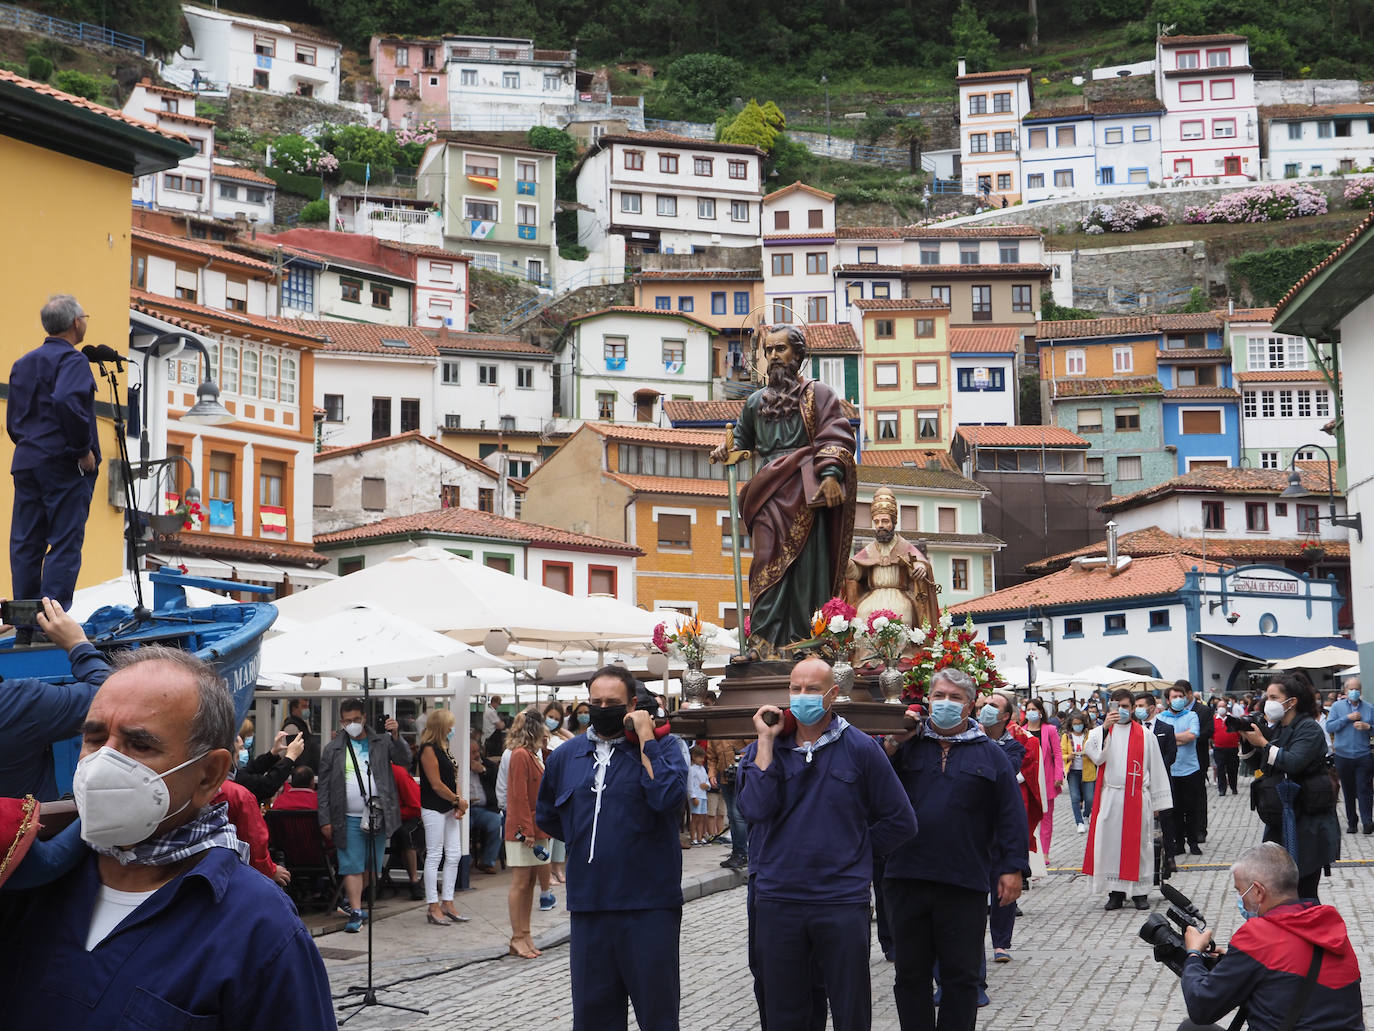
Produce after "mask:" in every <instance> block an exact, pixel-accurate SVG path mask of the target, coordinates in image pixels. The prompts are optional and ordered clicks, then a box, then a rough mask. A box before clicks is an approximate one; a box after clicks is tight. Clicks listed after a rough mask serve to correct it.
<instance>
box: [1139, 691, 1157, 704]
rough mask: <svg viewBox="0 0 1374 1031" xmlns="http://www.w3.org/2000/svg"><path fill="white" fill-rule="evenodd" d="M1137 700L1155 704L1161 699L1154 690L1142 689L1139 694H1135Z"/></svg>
mask: <svg viewBox="0 0 1374 1031" xmlns="http://www.w3.org/2000/svg"><path fill="white" fill-rule="evenodd" d="M1135 701H1137V702H1149V703H1150V704H1151V705H1155V704H1156V703H1157V702H1158V701H1159V699H1158V698H1156V697H1155V693H1154V692H1153V691H1141V692H1140V693H1139V694H1138V695H1136V696H1135Z"/></svg>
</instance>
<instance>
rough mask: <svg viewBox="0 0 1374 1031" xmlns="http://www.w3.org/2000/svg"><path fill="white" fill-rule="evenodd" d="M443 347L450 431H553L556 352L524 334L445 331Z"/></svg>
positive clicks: (443, 418)
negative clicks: (526, 338) (536, 344)
mask: <svg viewBox="0 0 1374 1031" xmlns="http://www.w3.org/2000/svg"><path fill="white" fill-rule="evenodd" d="M434 342H435V344H436V345H437V346H438V348H439V368H438V401H437V404H438V412H439V425H440V426H442V427H443V428H444V429H446V430H482V429H490V430H504V431H508V432H513V431H519V432H526V433H528V432H535V433H544V432H547V430H548V428H549V426H550V422H551V420H552V418H553V376H554V373H553V368H554V356H553V355H552V354H551V353H550V352H548V351H546V350H544V349H543V348H542V347H536V346H534V345H533V344H530V343H526V342H525V341H524V340H522V339H521V338H519V337H508V336H495V335H491V334H484V333H444V332H440V333H439V335H438V336H437V337H436V338H435V341H434Z"/></svg>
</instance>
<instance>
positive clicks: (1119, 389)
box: [1054, 376, 1164, 398]
mask: <svg viewBox="0 0 1374 1031" xmlns="http://www.w3.org/2000/svg"><path fill="white" fill-rule="evenodd" d="M1162 393H1164V387H1163V386H1162V385H1160V382H1159V380H1157V379H1155V378H1154V377H1153V376H1123V377H1121V378H1119V379H1060V380H1055V384H1054V396H1055V397H1056V398H1060V397H1113V396H1126V395H1135V394H1162Z"/></svg>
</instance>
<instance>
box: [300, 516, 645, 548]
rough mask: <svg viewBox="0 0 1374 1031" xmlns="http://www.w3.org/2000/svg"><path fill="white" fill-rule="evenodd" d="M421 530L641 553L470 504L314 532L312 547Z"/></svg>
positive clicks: (622, 544)
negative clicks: (329, 530)
mask: <svg viewBox="0 0 1374 1031" xmlns="http://www.w3.org/2000/svg"><path fill="white" fill-rule="evenodd" d="M425 534H457V535H462V536H464V537H496V538H499V539H501V540H508V541H509V540H513V541H524V542H525V543H527V544H532V545H539V546H542V547H548V548H566V549H568V550H570V551H598V552H610V553H613V554H619V555H642V554H644V552H643V551H641V550H640V549H639V548H637V547H635V546H634V545H633V544H626V543H625V542H624V541H616V540H611V539H610V538H608V537H593V536H590V535H588V534H584V533H573V532H572V531H570V530H560V529H558V528H557V527H554V526H542V525H540V524H539V523H527V522H524V521H523V520H520V519H507V518H506V517H505V516H499V515H496V514H494V513H492V512H478V511H476V510H474V509H471V508H439V509H435V510H434V511H431V512H416V513H414V514H412V515H404V516H393V517H392V518H390V519H379V520H378V521H377V522H375V523H368V524H367V525H366V526H355V527H353V528H352V529H348V530H336V531H334V532H333V533H320V534H316V535H315V546H316V547H327V546H329V545H335V544H354V543H360V542H363V541H367V540H370V539H373V538H377V537H389V536H393V535H404V536H417V537H418V536H424V535H425Z"/></svg>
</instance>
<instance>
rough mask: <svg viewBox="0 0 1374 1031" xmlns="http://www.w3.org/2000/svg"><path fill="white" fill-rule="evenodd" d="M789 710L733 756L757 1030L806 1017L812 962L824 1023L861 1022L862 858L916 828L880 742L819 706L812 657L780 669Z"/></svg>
mask: <svg viewBox="0 0 1374 1031" xmlns="http://www.w3.org/2000/svg"><path fill="white" fill-rule="evenodd" d="M788 686H789V689H790V691H791V698H790V702H789V707H790V709H791V715H792V716H793V717H794V718H795V721H796V722H795V727H793V725H792V721H790V720H788V721H784V720H782V719H779V721H778V722H777V723H776V724H775V725H773V726H769V725H768V724H767V723H765V722H764V719H763V717H764V714H765V713H769V712H771V713H774V714H776V715H778V716H779V717H781V716H782V711H781V710H780V709H778V708H776V707H775V706H771V705H765V706H763V707H762V708H761V709H759V711H758V712H756V713H755V714H754V728H755V730H757V731H758V735H759V737H758V741H757V742H756V743H754V744H751V745H749V746H748V747H747V748H746V749H745V750H744V754H743V755H742V756H741V757H740V764H739V796H738V800H737V801H738V805H739V808H740V813H741V814H742V815H743V816H744V818H745V819H746V820H747V821H748V822H749V824H750V836H749V866H750V872H751V875H752V878H753V887H754V897H755V903H756V905H755V911H754V916H755V927H754V933H755V939H756V953H757V959H758V964H759V967H760V974H761V978H760V979H761V980H762V982H763V1008H764V1014H763V1021H764V1023H766V1025H767V1026H768V1027H769V1028H776V1029H780V1031H783V1029H799V1028H806V1027H810V1026H811V1020H812V1017H813V1016H814V1014H813V1013H812V1007H813V1001H812V993H811V992H810V991H808V990H807V989H806V981H807V979H808V978H809V977H810V976H811V971H812V970H813V968H814V969H817V970H819V972H820V974H821V977H822V978H823V979H824V981H825V994H826V996H827V997H828V998H829V1001H830V1017H831V1021H832V1023H833V1025H834V1028H835V1031H867V1029H868V1028H869V1027H870V1025H871V1021H872V993H871V986H870V984H869V976H868V953H869V909H868V901H869V889H870V886H871V884H872V881H873V856H874V853H877V854H878V855H882V856H885V855H888V854H889V853H891V852H892V851H893V850H894V849H896V848H897V847H898V846H899V845H901V844H903V843H904V842H906V841H908V840H910V839H911V838H912V837H913V836H914V835H915V834H916V817H915V815H914V814H913V813H912V810H911V803H910V802H909V801H908V800H907V797H906V794H905V792H903V790H902V784H901V781H899V780H898V779H897V775H896V774H895V773H894V772H893V770H892V766H891V764H890V763H889V762H888V760H887V756H886V755H884V754H883V750H882V747H881V746H879V745H878V743H877V742H876V741H874V740H873V739H872V738H871V737H869V736H868V735H867V734H864V733H863V732H862V731H860V730H857V729H856V728H854V727H851V726H850V725H849V723H848V722H847V721H846V720H845V719H844V718H843V717H842V716H838V715H835V714H834V713H832V712H831V711H830V709H831V706H832V705H833V704H834V701H835V696H836V692H837V689H836V686H835V677H834V673H833V671H832V670H831V668H830V666H829V664H827V663H826V662H825V661H824V660H822V659H814V658H813V659H804V660H802V661H801V662H799V663H797V664H796V665H795V666H794V667H793V668H792V673H791V676H790V678H789V685H788Z"/></svg>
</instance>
